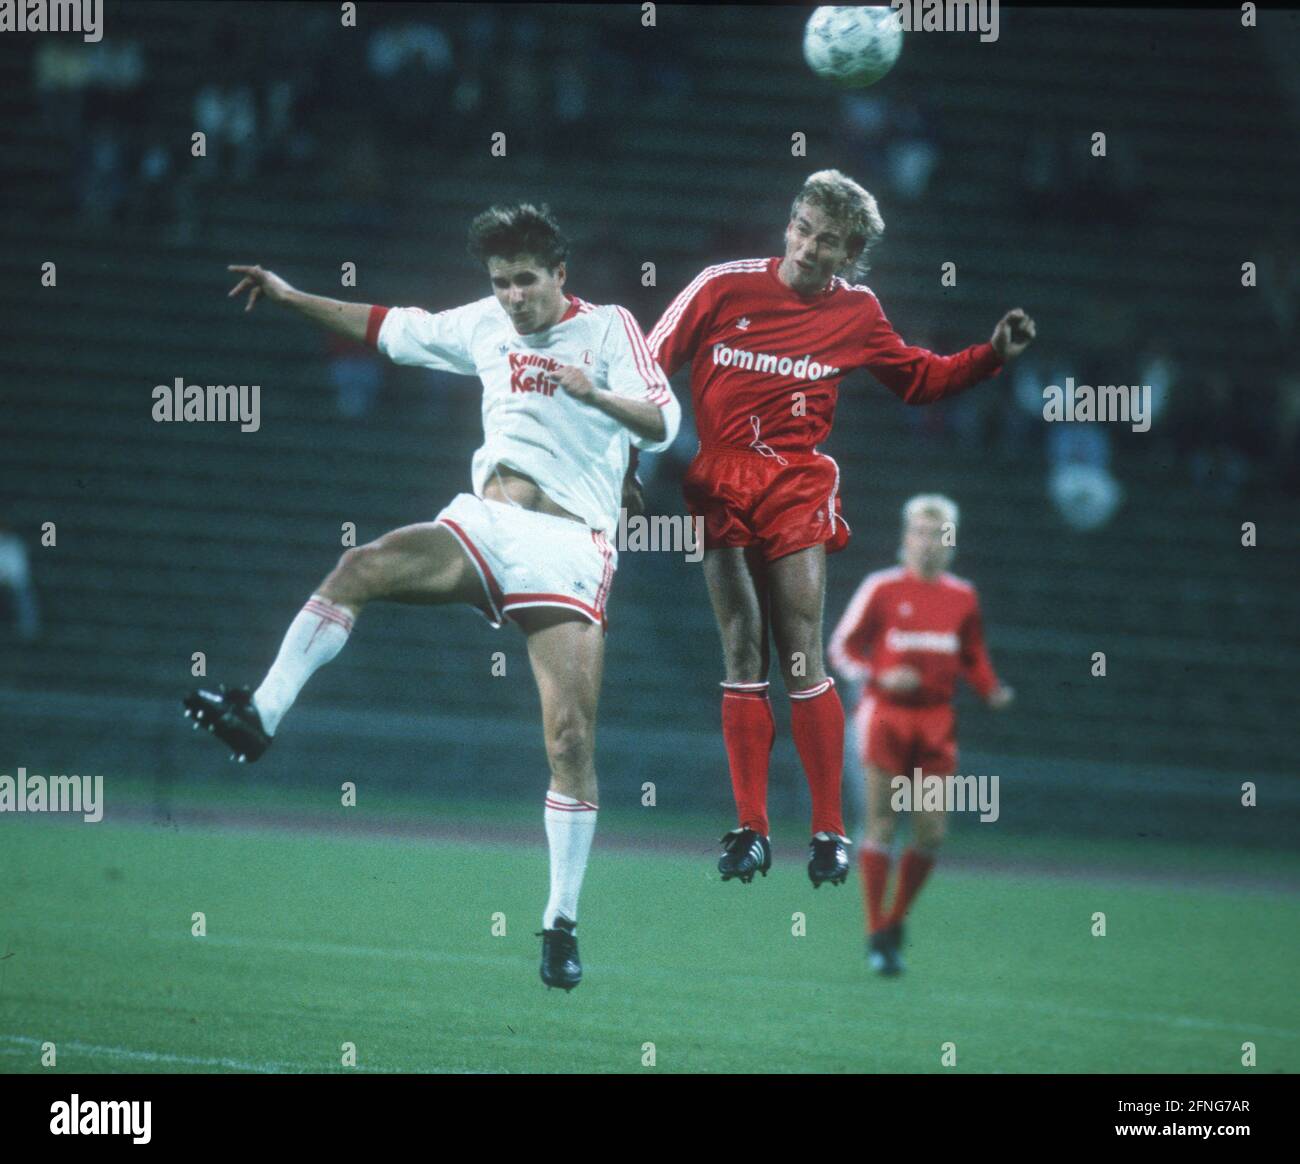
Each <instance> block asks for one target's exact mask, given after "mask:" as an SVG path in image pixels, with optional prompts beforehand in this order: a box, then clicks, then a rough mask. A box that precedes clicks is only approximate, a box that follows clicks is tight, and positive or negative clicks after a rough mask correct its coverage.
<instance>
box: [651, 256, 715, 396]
mask: <svg viewBox="0 0 1300 1164" xmlns="http://www.w3.org/2000/svg"><path fill="white" fill-rule="evenodd" d="M723 273H724V272H723V271H722V270H721V268H719V267H706V268H705V269H704V270H703V271H701V272H700V273H699V274H698V275H697V276H696V277H695V278H694V279H693V280H692V281H691V282H690V283H689V284H688V285H687V286H686V287H685V289H684V290H682V291H681V293H680V294H678V296H677V298H676V299H674V300H673V301H672V302H671V303H670V304H669V305H668V310H667V311H665V312H664V313H663V316H662V318H660V320H659V322H658V323H656V324H655V325H654V327H653V328H652V329H651V331H650V335H649V337H648V341H649V344H650V351H651V352H652V353H653V355H654V358H655V359H656V360H657V361H658V363H659V366H660V367H661V368H662V369H663V370H664V375H666V376H669V377H672V376H673V375H675V374H676V372H677V369H678V368H680V367H681V366H682V365H683V364H685V363H687V362H688V361H689V360H691V359H692V358H693V357H694V355H695V351H696V348H697V347H698V346H699V343H700V337H701V336H702V334H703V332H704V326H705V324H706V322H707V320H708V316H709V313H710V312H711V311H712V310H713V304H714V294H713V287H712V286H711V283H712V282H713V280H714V279H715V278H716V277H717V276H718V275H720V274H723Z"/></svg>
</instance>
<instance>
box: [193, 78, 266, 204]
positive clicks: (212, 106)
mask: <svg viewBox="0 0 1300 1164" xmlns="http://www.w3.org/2000/svg"><path fill="white" fill-rule="evenodd" d="M194 125H195V128H196V129H198V130H200V131H201V132H202V133H203V134H204V135H205V137H206V139H207V142H206V145H207V158H206V165H200V166H198V167H197V168H196V170H195V173H196V174H199V175H201V176H203V177H204V178H206V179H207V180H208V181H210V182H217V183H219V184H222V185H224V184H227V183H231V182H233V183H235V184H236V185H243V184H245V183H247V182H248V181H250V180H251V179H252V177H253V175H254V173H255V172H256V170H257V153H258V137H257V125H258V119H257V99H256V95H255V93H254V91H253V86H252V85H249V84H247V83H233V84H232V83H228V82H225V81H222V82H215V81H214V82H209V83H208V84H206V85H204V86H203V88H201V89H200V90H199V91H198V93H197V94H196V95H195V98H194Z"/></svg>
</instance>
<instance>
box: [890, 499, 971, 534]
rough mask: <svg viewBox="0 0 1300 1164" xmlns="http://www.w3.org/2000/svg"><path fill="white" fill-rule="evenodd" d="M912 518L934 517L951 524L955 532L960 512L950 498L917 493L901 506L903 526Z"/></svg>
mask: <svg viewBox="0 0 1300 1164" xmlns="http://www.w3.org/2000/svg"><path fill="white" fill-rule="evenodd" d="M914 517H934V518H938V519H939V521H941V522H951V523H952V528H953V529H954V530H955V529H956V528H957V523H958V522H959V521H960V519H961V510H959V509H958V508H957V503H956V502H955V501H953V500H952V498H950V497H945V496H944V495H943V494H942V493H918V494H917V495H916V496H915V497H911V498H909V499H908V500H907V502H906V504H905V505H904V506H903V524H904V525H906V524H907V523H908V522H909V521H911V520H912V518H914Z"/></svg>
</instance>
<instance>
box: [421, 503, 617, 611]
mask: <svg viewBox="0 0 1300 1164" xmlns="http://www.w3.org/2000/svg"><path fill="white" fill-rule="evenodd" d="M434 521H435V522H436V523H437V524H438V525H444V526H446V527H447V528H448V529H449V530H451V532H452V533H453V534H455V536H456V539H457V541H459V542H460V544H461V545H462V546H464V547H465V552H466V553H467V554H469V556H470V560H471V561H472V562H473V563H474V567H475V569H477V570H478V574H479V578H480V579H481V580H482V582H483V589H484V591H485V592H486V594H487V604H486V605H485V606H482V607H479V608H478V609H480V610H482V612H483V614H484V615H486V616H487V619H488V621H489V622H490V623H491V624H492V625H493V626H500V625H501V624H502V623H503V622H505V620H506V618H507V617H508V616H509V614H510V612H511V611H514V610H523V609H525V608H526V607H531V606H562V607H568V608H570V609H573V610H576V611H578V612H579V613H581V614H583V615H585V616H586V617H587V618H589V619H591V621H592V622H594V623H597V624H599V625H600V626H601V627H602V628H603V627H605V625H606V623H605V603H606V601H607V600H608V599H609V588H610V585H611V583H613V581H614V571H615V569H617V567H618V551H617V550H615V549H614V547H613V546H612V545H610V543H609V541H608V540H607V539H606V537H605V535H604V534H603V533H601V532H600V531H599V530H594V529H588V528H587V526H585V525H583V524H582V523H581V522H577V521H571V520H569V518H567V517H552V516H551V515H550V514H549V513H537V512H535V511H533V510H531V509H524V508H523V507H522V506H518V505H508V504H506V503H505V502H502V501H488V500H486V499H484V498H482V497H475V496H474V495H473V494H472V493H460V494H458V495H457V496H456V498H455V499H454V500H453V501H452V503H451V504H450V505H448V506H447V508H446V509H444V510H443V511H442V512H441V513H440V514H438V516H437V517H436V518H435V519H434Z"/></svg>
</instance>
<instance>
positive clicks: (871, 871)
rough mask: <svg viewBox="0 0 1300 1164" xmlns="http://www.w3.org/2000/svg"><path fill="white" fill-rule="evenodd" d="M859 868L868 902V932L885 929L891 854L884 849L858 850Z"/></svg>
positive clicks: (863, 848) (872, 932) (864, 848)
mask: <svg viewBox="0 0 1300 1164" xmlns="http://www.w3.org/2000/svg"><path fill="white" fill-rule="evenodd" d="M858 868H859V870H861V872H862V900H863V901H864V902H865V903H866V914H867V933H868V934H874V933H877V932H879V931H880V930H883V929H884V928H885V926H886V924H887V923H886V921H885V887H886V885H888V883H889V854H888V853H886V852H885V851H884V850H883V849H868V848H866V847H865V846H864V847H862V848H860V849H859V850H858Z"/></svg>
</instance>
